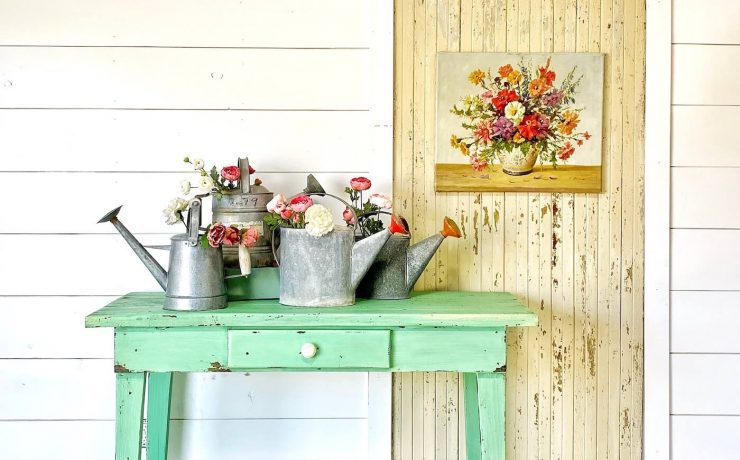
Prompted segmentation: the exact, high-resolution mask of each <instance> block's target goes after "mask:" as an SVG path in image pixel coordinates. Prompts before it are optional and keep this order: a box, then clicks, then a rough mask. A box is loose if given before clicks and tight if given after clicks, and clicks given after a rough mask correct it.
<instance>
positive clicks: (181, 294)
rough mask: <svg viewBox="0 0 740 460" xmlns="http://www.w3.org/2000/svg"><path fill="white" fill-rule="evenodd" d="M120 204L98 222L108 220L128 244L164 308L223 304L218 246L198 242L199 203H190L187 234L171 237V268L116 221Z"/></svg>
mask: <svg viewBox="0 0 740 460" xmlns="http://www.w3.org/2000/svg"><path fill="white" fill-rule="evenodd" d="M121 207H122V206H119V207H117V208H116V209H114V210H113V211H111V212H109V213H108V214H106V215H105V216H103V218H102V219H100V220H99V221H98V223H102V222H110V223H111V224H113V226H114V227H115V228H116V230H118V232H119V233H120V234H121V236H123V239H124V240H126V242H127V243H128V244H129V246H131V249H133V251H134V253H135V254H136V255H137V256H139V259H141V261H142V262H143V263H144V265H145V266H146V268H148V269H149V271H150V272H151V274H152V276H154V279H156V280H157V283H159V285H160V286H162V289H164V290H165V298H164V309H165V310H180V311H197V310H216V309H219V308H224V307H225V306H226V303H227V300H226V285H225V284H224V260H223V255H222V254H221V249H220V248H213V247H211V246H209V245H203V244H199V239H200V234H199V231H200V222H201V210H202V203H201V200H200V198H194V199H193V200H191V201H190V203H189V208H188V218H187V228H188V232H187V233H181V234H179V235H174V236H173V237H172V238H170V241H171V245H170V246H169V248H168V249H169V250H170V264H169V267H170V271H169V273H168V272H166V271H165V270H164V268H162V266H161V265H159V262H157V261H156V259H154V257H152V255H151V254H149V252H147V250H146V249H145V248H144V246H143V245H142V244H141V243H140V242H139V241H138V240H137V239H136V238H135V237H134V235H133V234H131V232H130V231H129V230H128V229H127V228H126V227H125V226H124V225H123V224H122V223H121V221H120V220H118V212H119V211H120V210H121Z"/></svg>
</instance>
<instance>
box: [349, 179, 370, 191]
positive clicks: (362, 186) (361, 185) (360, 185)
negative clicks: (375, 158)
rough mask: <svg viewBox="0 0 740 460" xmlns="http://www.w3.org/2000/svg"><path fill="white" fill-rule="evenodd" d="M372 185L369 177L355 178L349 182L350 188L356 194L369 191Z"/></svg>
mask: <svg viewBox="0 0 740 460" xmlns="http://www.w3.org/2000/svg"><path fill="white" fill-rule="evenodd" d="M371 185H373V184H372V182H370V179H368V178H367V177H353V178H352V180H350V181H349V186H350V187H352V190H354V191H356V192H360V191H362V190H367V189H369V188H370V186H371Z"/></svg>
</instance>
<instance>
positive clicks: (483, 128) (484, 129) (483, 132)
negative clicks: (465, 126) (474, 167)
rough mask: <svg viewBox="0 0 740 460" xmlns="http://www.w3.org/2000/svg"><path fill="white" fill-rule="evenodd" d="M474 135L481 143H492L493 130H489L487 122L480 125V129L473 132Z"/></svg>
mask: <svg viewBox="0 0 740 460" xmlns="http://www.w3.org/2000/svg"><path fill="white" fill-rule="evenodd" d="M473 135H474V136H475V138H476V139H478V140H479V141H483V142H491V130H490V129H489V124H488V123H486V122H485V121H481V122H480V123H478V127H477V128H476V130H475V131H474V132H473Z"/></svg>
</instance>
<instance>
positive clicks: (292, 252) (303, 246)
mask: <svg viewBox="0 0 740 460" xmlns="http://www.w3.org/2000/svg"><path fill="white" fill-rule="evenodd" d="M307 195H321V196H329V197H332V198H336V199H337V200H339V201H341V202H342V203H344V204H345V205H346V206H347V208H349V209H350V210H351V209H352V207H351V206H350V205H349V203H347V202H346V201H344V200H342V199H341V198H339V197H336V196H334V195H329V194H321V193H309V194H307ZM354 221H355V222H357V217H356V216H355V220H354ZM354 235H355V231H354V228H353V227H340V226H334V230H333V231H331V232H329V233H327V234H326V235H324V236H321V237H314V236H311V235H309V234H308V233H307V232H306V230H304V229H297V228H284V227H283V228H281V229H280V259H279V263H280V303H281V304H283V305H291V306H302V307H304V306H305V307H339V306H345V305H352V304H354V303H355V289H357V286H358V285H359V283H360V280H362V277H363V276H364V275H365V273H366V272H367V270H368V269H369V268H370V265H371V264H372V263H373V260H375V257H376V256H377V255H378V252H380V250H381V249H382V248H383V245H384V244H385V242H386V241H388V238H389V237H390V236H391V230H390V229H386V230H383V231H382V232H379V233H376V234H375V235H373V236H371V237H368V238H365V239H364V240H362V241H359V242H357V243H355V236H354Z"/></svg>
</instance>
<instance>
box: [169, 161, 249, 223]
mask: <svg viewBox="0 0 740 460" xmlns="http://www.w3.org/2000/svg"><path fill="white" fill-rule="evenodd" d="M183 161H184V162H185V163H187V164H190V165H193V169H194V170H195V171H196V172H197V173H198V174H199V178H198V183H197V184H196V185H195V186H193V184H192V183H191V182H190V179H185V180H183V181H182V182H180V193H181V194H182V195H183V196H182V197H177V198H173V199H172V200H170V202H169V204H168V205H167V207H166V208H165V209H164V210H162V215H163V216H164V219H165V223H167V225H174V224H176V223H178V222H182V221H183V219H182V212H183V211H184V210H185V209H187V207H188V201H189V200H188V195H189V194H190V192H191V191H193V189H194V188H197V189H198V190H200V192H201V193H202V194H201V195H200V196H201V197H204V196H208V195H216V196H218V195H220V194H222V193H224V192H229V191H231V190H236V188H237V186H238V185H237V184H238V181H239V179H241V175H242V172H241V170H240V169H239V167H238V166H224V167H223V168H221V170H220V171H219V170H218V168H217V167H216V166H212V167H211V169H210V171H209V172H206V169H205V163H204V162H203V160H202V159H200V158H195V159H193V160H191V159H190V157H185V158H183ZM254 173H255V169H254V168H252V166H250V167H249V174H250V175H251V174H254ZM261 184H262V181H261V180H260V179H259V178H258V177H257V178H255V179H254V185H261Z"/></svg>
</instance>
